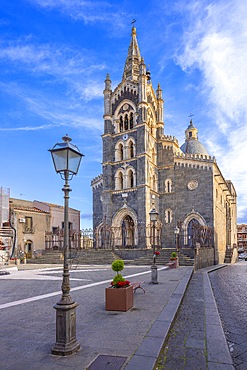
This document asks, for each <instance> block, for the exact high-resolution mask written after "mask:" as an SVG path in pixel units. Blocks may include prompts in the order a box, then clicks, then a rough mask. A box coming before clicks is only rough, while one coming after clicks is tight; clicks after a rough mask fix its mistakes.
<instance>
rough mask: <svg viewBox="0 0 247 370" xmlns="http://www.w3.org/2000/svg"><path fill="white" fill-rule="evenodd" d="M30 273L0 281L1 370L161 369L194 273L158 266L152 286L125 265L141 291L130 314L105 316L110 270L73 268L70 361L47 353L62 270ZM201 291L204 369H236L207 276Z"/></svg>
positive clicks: (146, 272)
mask: <svg viewBox="0 0 247 370" xmlns="http://www.w3.org/2000/svg"><path fill="white" fill-rule="evenodd" d="M30 267H35V266H29V265H23V266H21V268H23V269H24V268H25V270H22V271H17V269H13V270H10V272H11V273H10V274H9V275H1V276H0V297H1V298H0V312H1V329H0V340H1V352H0V368H1V369H4V370H24V369H25V370H29V369H37V370H42V369H46V370H47V369H81V370H82V369H83V370H84V369H88V370H101V369H102V370H106V369H107V370H120V369H126V370H152V369H154V368H157V369H158V367H157V366H158V365H157V360H158V359H159V355H160V352H162V348H163V345H164V341H165V339H167V338H168V333H169V330H170V329H171V327H172V325H173V323H174V320H175V317H176V315H177V312H178V309H179V307H180V305H181V302H182V299H183V297H184V295H185V292H186V289H187V286H188V284H189V282H190V279H191V277H192V275H193V268H192V267H179V268H177V269H168V268H167V267H161V268H160V269H159V271H158V281H159V284H157V285H153V284H150V280H151V273H150V267H148V266H126V267H125V269H124V270H123V275H124V276H125V277H128V279H129V280H130V281H132V282H136V281H141V282H143V283H142V285H143V287H144V288H145V291H146V293H145V294H144V293H143V291H141V290H140V289H138V290H137V291H136V293H135V295H134V306H133V308H132V309H130V310H129V311H128V312H113V311H106V310H105V301H104V294H105V288H106V287H108V286H109V283H110V281H111V280H112V277H113V272H112V270H111V266H110V265H108V266H100V267H99V266H78V268H77V269H75V270H71V273H70V277H71V296H72V298H73V299H74V300H75V301H76V302H77V303H78V304H79V306H78V308H77V340H78V342H79V343H80V345H81V349H80V351H79V352H77V353H76V354H74V355H72V356H67V357H59V356H54V355H51V348H52V346H53V345H54V343H55V310H54V308H53V305H54V304H55V303H56V302H57V301H58V300H59V299H60V297H61V282H62V266H50V267H49V268H47V266H41V267H40V266H39V267H40V268H39V269H37V268H36V269H32V270H27V268H30ZM36 267H37V266H36ZM203 287H204V296H203V298H202V299H203V301H204V302H207V304H206V306H205V307H206V320H207V322H208V325H207V327H206V332H205V333H206V334H205V338H204V340H206V341H207V348H210V351H209V357H208V358H207V362H208V361H209V363H210V366H209V367H208V368H209V369H222V370H223V369H224V370H225V369H233V367H232V360H231V356H230V354H229V350H228V347H227V344H226V340H225V337H224V333H223V331H222V327H221V325H220V322H219V317H218V313H217V309H216V305H215V301H214V298H213V294H212V290H211V286H210V283H209V279H208V274H207V271H206V272H205V273H204V275H203ZM195 329H196V328H195ZM215 340H217V342H218V343H219V344H218V346H217V348H215V345H213V343H215ZM175 355H176V354H175ZM178 369H180V368H179V367H178ZM191 369H192V368H191ZM173 370H174V368H173ZM192 370H193V369H192Z"/></svg>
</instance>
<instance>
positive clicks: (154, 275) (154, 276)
mask: <svg viewBox="0 0 247 370" xmlns="http://www.w3.org/2000/svg"><path fill="white" fill-rule="evenodd" d="M157 279H158V270H157V266H156V265H152V266H151V281H150V284H158V280H157Z"/></svg>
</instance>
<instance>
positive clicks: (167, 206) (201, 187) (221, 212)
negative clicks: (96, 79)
mask: <svg viewBox="0 0 247 370" xmlns="http://www.w3.org/2000/svg"><path fill="white" fill-rule="evenodd" d="M163 106H164V101H163V97H162V89H161V87H160V85H158V87H157V90H156V91H155V90H154V88H153V86H152V81H151V77H150V72H149V70H147V68H146V65H145V63H144V59H143V58H142V57H141V54H140V50H139V46H138V42H137V37H136V28H135V27H133V28H132V34H131V41H130V45H129V49H128V54H127V58H126V62H125V67H124V72H123V77H122V81H121V82H120V84H119V85H118V86H117V87H116V88H115V89H112V86H111V80H110V76H109V75H108V74H107V76H106V80H105V89H104V133H103V135H102V140H103V159H102V174H101V175H99V176H98V177H96V178H95V179H93V180H92V189H93V228H94V231H95V235H96V238H95V240H96V241H95V243H96V245H95V247H97V248H105V247H115V248H133V249H136V248H142V249H143V248H150V247H152V244H154V243H155V244H156V246H159V247H161V248H168V247H169V248H172V247H176V244H177V243H178V239H177V237H178V235H179V244H180V247H185V248H192V249H193V248H194V247H195V242H196V244H197V246H198V245H199V246H200V244H201V245H203V244H205V245H207V246H211V247H214V248H215V261H216V262H219V263H222V262H224V258H225V253H226V249H227V248H228V249H229V248H232V247H233V245H235V244H237V225H236V215H237V207H236V198H237V196H236V192H235V189H234V186H233V184H232V182H231V181H230V180H225V179H224V177H223V175H222V173H221V171H220V169H219V167H218V165H217V162H216V159H215V158H214V157H212V156H210V155H209V154H208V152H207V150H206V148H205V147H204V145H203V144H201V143H200V142H199V140H198V130H197V128H196V126H195V125H194V123H193V121H192V119H191V120H190V122H189V125H188V127H187V129H186V130H185V137H186V139H185V143H184V144H183V145H182V146H181V147H180V146H179V143H178V140H177V139H176V137H175V136H167V135H165V134H164V111H163V109H164V108H163ZM151 210H155V211H156V212H157V213H158V221H157V222H156V223H155V233H154V235H153V237H154V239H153V241H152V237H151V229H152V228H151V224H152V222H151V221H150V211H151ZM176 230H178V231H177V234H176ZM174 231H175V233H174ZM195 235H197V239H196V238H195ZM206 239H207V240H206ZM106 241H107V243H106Z"/></svg>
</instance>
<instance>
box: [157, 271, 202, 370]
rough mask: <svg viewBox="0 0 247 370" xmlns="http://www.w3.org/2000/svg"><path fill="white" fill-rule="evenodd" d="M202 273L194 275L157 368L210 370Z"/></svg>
mask: <svg viewBox="0 0 247 370" xmlns="http://www.w3.org/2000/svg"><path fill="white" fill-rule="evenodd" d="M204 312H205V309H204V292H203V274H202V273H200V272H195V273H194V275H193V277H192V279H191V282H190V284H189V287H188V289H187V292H186V294H185V297H184V300H183V302H182V305H181V307H180V309H179V312H178V316H177V319H176V321H175V324H174V326H173V328H172V330H171V333H170V336H169V339H168V342H167V345H166V346H165V348H164V350H163V353H162V354H161V356H160V360H159V366H157V367H156V369H159V370H161V369H165V370H182V369H186V370H192V369H201V370H203V369H207V368H208V367H207V363H206V348H205V345H206V344H205V340H204V337H205V317H204V315H205V313H204Z"/></svg>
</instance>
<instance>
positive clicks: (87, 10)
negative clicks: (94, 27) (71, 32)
mask: <svg viewBox="0 0 247 370" xmlns="http://www.w3.org/2000/svg"><path fill="white" fill-rule="evenodd" d="M29 2H30V3H31V4H35V5H38V6H39V7H42V8H45V9H48V10H50V9H57V10H58V11H60V12H61V13H62V14H65V15H66V16H68V17H70V18H72V19H74V20H77V21H83V22H84V23H85V24H88V23H97V24H98V25H99V24H101V25H102V24H105V25H107V26H108V27H109V24H110V25H112V27H114V28H115V27H116V29H117V30H118V32H119V30H120V28H122V29H123V28H125V27H126V17H130V14H129V13H128V14H126V13H124V12H122V11H121V4H120V3H119V2H116V3H115V4H114V2H113V1H106V0H105V1H81V0H29Z"/></svg>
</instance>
